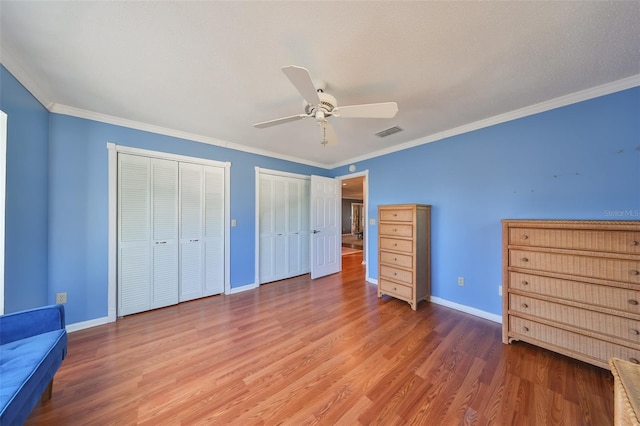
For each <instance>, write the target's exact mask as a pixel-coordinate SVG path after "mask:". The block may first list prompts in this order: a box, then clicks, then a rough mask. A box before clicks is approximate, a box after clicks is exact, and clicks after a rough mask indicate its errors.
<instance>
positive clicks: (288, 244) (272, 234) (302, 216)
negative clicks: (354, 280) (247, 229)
mask: <svg viewBox="0 0 640 426" xmlns="http://www.w3.org/2000/svg"><path fill="white" fill-rule="evenodd" d="M259 185H260V189H259V203H260V206H259V215H260V218H259V223H258V226H259V232H260V247H259V250H260V256H259V257H260V259H259V261H260V263H259V266H260V276H259V280H260V284H264V283H268V282H272V281H276V280H281V279H285V278H290V277H294V276H297V275H301V274H306V273H308V272H309V248H310V247H309V244H310V242H309V239H310V228H309V219H310V215H309V208H310V206H309V194H310V183H309V180H306V179H299V178H295V177H288V176H274V175H269V174H266V173H264V174H261V175H260V177H259Z"/></svg>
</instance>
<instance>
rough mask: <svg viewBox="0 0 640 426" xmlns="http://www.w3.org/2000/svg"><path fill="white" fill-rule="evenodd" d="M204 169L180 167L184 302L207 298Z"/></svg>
mask: <svg viewBox="0 0 640 426" xmlns="http://www.w3.org/2000/svg"><path fill="white" fill-rule="evenodd" d="M202 185H203V173H202V166H200V165H197V164H190V163H180V301H181V302H184V301H186V300H192V299H196V298H199V297H202V296H204V290H203V275H204V270H203V235H202V217H203V202H202Z"/></svg>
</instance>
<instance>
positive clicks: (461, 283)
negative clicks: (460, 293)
mask: <svg viewBox="0 0 640 426" xmlns="http://www.w3.org/2000/svg"><path fill="white" fill-rule="evenodd" d="M458 285H459V286H460V287H463V286H464V277H458Z"/></svg>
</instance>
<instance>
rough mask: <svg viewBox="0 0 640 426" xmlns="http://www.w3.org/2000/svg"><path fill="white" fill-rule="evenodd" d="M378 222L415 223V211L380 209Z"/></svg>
mask: <svg viewBox="0 0 640 426" xmlns="http://www.w3.org/2000/svg"><path fill="white" fill-rule="evenodd" d="M378 214H379V216H380V217H379V218H378V221H380V222H381V221H385V220H386V221H389V222H413V209H380V211H379V212H378Z"/></svg>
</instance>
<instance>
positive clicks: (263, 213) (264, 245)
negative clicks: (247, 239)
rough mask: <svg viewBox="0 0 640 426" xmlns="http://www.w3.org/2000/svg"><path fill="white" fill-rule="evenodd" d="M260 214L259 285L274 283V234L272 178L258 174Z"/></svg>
mask: <svg viewBox="0 0 640 426" xmlns="http://www.w3.org/2000/svg"><path fill="white" fill-rule="evenodd" d="M259 179H260V180H259V182H260V195H259V202H260V212H259V219H258V227H259V232H260V242H259V244H260V247H259V250H260V259H259V262H260V263H259V265H260V276H259V281H260V284H262V283H268V282H271V281H274V279H273V277H274V276H275V273H274V268H273V266H274V263H273V262H274V261H273V257H274V255H275V232H274V229H273V227H274V224H273V213H274V211H275V207H274V205H273V176H271V175H267V174H260V178H259Z"/></svg>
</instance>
